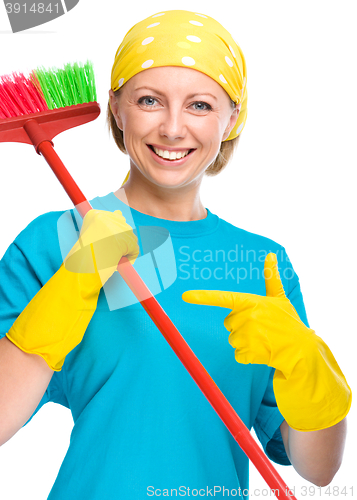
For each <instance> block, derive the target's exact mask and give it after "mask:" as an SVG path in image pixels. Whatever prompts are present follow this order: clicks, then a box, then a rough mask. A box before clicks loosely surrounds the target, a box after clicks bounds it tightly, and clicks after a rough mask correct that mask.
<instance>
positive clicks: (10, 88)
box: [0, 73, 48, 118]
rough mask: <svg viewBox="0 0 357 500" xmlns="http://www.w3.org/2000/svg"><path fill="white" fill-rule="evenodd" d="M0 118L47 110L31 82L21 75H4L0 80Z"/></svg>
mask: <svg viewBox="0 0 357 500" xmlns="http://www.w3.org/2000/svg"><path fill="white" fill-rule="evenodd" d="M0 83H1V84H0V113H1V115H0V117H2V118H10V117H12V116H20V115H27V114H31V113H36V112H38V111H46V110H48V106H47V104H46V102H45V101H44V99H43V97H42V96H41V94H40V93H39V91H38V90H37V89H36V87H35V85H34V84H33V82H32V81H31V80H30V79H29V78H26V77H25V76H24V75H23V74H16V73H13V74H12V75H5V76H3V77H1V80H0Z"/></svg>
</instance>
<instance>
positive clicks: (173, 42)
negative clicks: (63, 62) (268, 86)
mask: <svg viewBox="0 0 357 500" xmlns="http://www.w3.org/2000/svg"><path fill="white" fill-rule="evenodd" d="M162 66H182V67H184V68H192V69H196V70H198V71H201V72H202V73H204V74H206V75H207V76H209V77H211V78H212V79H213V80H215V81H216V82H217V83H218V84H219V85H220V86H221V87H222V88H223V89H224V90H225V91H226V92H227V94H228V95H229V97H230V98H231V99H232V101H234V102H235V103H236V104H240V105H241V107H240V112H239V116H238V120H237V123H236V125H235V126H234V128H233V129H232V131H231V133H230V135H229V136H228V138H227V139H226V141H229V140H231V139H234V138H235V137H237V136H238V135H239V134H240V133H241V132H242V130H243V128H244V125H245V122H246V119H247V74H246V64H245V59H244V56H243V53H242V51H241V49H240V47H239V46H238V45H237V43H236V42H235V41H234V40H233V38H232V36H231V35H230V34H229V33H228V31H227V30H226V29H225V28H223V26H222V25H221V24H220V23H218V22H217V21H216V20H215V19H213V18H212V17H209V16H206V15H203V14H197V13H194V12H189V11H186V10H169V11H166V12H159V13H158V14H155V15H153V16H150V17H148V18H147V19H144V20H143V21H141V22H139V23H137V24H135V25H134V26H133V27H132V28H131V29H130V30H129V31H128V32H127V34H126V35H125V37H124V39H123V41H122V43H121V44H120V46H119V48H118V50H117V52H116V55H115V61H114V65H113V69H112V76H111V88H112V90H113V91H116V90H118V89H119V88H121V87H122V86H123V85H124V84H125V83H126V82H127V81H128V80H129V79H130V78H132V77H133V76H134V75H136V74H137V73H140V72H141V71H144V70H145V69H148V68H157V67H162Z"/></svg>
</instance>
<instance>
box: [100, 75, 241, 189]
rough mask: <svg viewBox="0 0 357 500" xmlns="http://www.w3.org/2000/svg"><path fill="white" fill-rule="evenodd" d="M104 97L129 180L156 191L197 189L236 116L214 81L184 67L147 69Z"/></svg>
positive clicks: (229, 101)
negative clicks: (117, 132) (119, 134)
mask: <svg viewBox="0 0 357 500" xmlns="http://www.w3.org/2000/svg"><path fill="white" fill-rule="evenodd" d="M109 95H110V104H111V109H112V112H113V115H114V117H115V120H116V123H117V125H118V127H119V128H120V129H121V130H122V131H123V134H124V144H125V148H126V150H127V152H128V154H129V156H130V162H131V171H132V173H133V174H134V177H136V178H138V177H137V176H143V177H144V178H145V179H146V181H148V182H150V183H153V184H155V185H156V186H161V187H162V188H170V189H172V188H181V187H184V186H188V185H190V184H192V183H194V185H199V183H200V182H201V180H202V177H203V175H204V172H205V170H206V169H207V168H208V167H209V165H210V164H211V163H212V162H213V161H214V159H215V158H216V156H217V154H218V152H219V150H220V146H221V142H222V140H224V139H226V138H227V137H228V135H229V133H230V131H231V130H232V128H233V127H234V125H235V123H236V120H237V117H238V113H239V107H238V106H237V108H233V107H232V103H231V100H230V98H229V96H228V94H227V93H226V92H225V91H224V89H223V88H222V87H221V86H220V85H219V84H218V83H217V82H215V81H214V80H213V79H212V78H210V77H208V76H207V75H205V74H204V73H201V72H199V71H196V70H193V69H190V68H182V67H173V66H166V67H160V68H150V69H147V70H145V71H142V72H140V73H138V74H136V75H135V76H134V77H132V78H131V79H130V80H129V81H128V82H127V83H125V85H124V86H123V88H122V89H121V91H120V93H119V96H118V97H115V96H114V93H113V91H110V92H109Z"/></svg>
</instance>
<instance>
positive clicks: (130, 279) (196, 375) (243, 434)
mask: <svg viewBox="0 0 357 500" xmlns="http://www.w3.org/2000/svg"><path fill="white" fill-rule="evenodd" d="M36 149H37V152H38V153H40V154H41V155H42V156H43V157H44V158H45V160H46V161H47V163H48V164H49V166H50V167H51V169H52V170H53V172H54V173H55V175H56V177H57V178H58V180H59V181H60V183H61V184H62V186H63V187H64V189H65V191H66V192H67V194H68V196H69V197H70V198H71V200H72V202H73V204H74V205H75V206H76V208H77V209H78V211H79V212H80V215H81V216H82V217H84V216H85V214H86V213H87V212H88V211H89V210H91V209H92V207H91V205H90V203H89V202H88V201H87V199H86V198H85V196H84V195H83V193H82V192H81V190H80V189H79V187H78V186H77V184H76V183H75V181H74V180H73V178H72V177H71V175H70V174H69V172H68V170H67V169H66V167H65V166H64V164H63V163H62V161H61V159H60V158H59V157H58V155H57V153H56V152H55V150H54V149H53V145H52V143H51V142H50V141H43V142H41V143H40V144H39V145H38V146H37V148H36ZM118 272H119V274H120V275H121V276H122V277H123V279H124V281H125V282H126V283H127V285H128V286H129V288H130V289H131V291H132V292H133V293H134V295H135V296H136V298H137V299H138V300H139V301H140V303H141V305H142V306H143V308H144V309H145V311H146V312H147V313H148V315H149V316H150V318H151V319H152V320H153V322H154V323H155V325H156V326H157V328H158V329H159V330H160V332H161V333H162V335H163V336H164V337H165V339H166V340H167V342H168V343H169V345H170V346H171V347H172V349H173V350H174V352H175V353H176V355H177V356H178V358H179V359H180V361H181V362H182V363H183V365H184V366H185V368H186V369H187V371H188V372H189V374H190V375H191V377H192V378H193V379H194V381H195V382H196V384H197V385H198V387H199V388H200V389H201V391H202V392H203V394H204V395H205V396H206V398H207V399H208V401H209V402H210V403H211V405H212V406H213V408H214V410H215V411H216V412H217V414H218V415H219V417H220V418H221V420H222V421H223V422H224V424H225V425H226V427H227V428H228V430H229V431H230V433H231V434H232V436H233V438H234V439H235V440H236V442H237V443H238V444H239V446H240V447H241V448H242V450H243V452H244V453H245V454H246V455H247V457H248V458H249V459H250V460H251V461H252V463H253V464H254V466H255V467H256V468H257V470H258V472H259V473H260V474H261V476H262V477H263V479H264V480H265V481H266V483H267V484H268V486H269V487H270V488H271V490H273V492H274V494H275V496H276V497H277V498H279V499H281V498H283V499H289V500H291V499H292V500H296V498H295V497H294V495H292V494H291V491H290V489H289V488H288V487H287V485H286V484H285V482H284V481H283V479H282V478H281V477H280V475H279V474H278V472H277V471H276V470H275V468H274V466H273V465H272V464H271V462H270V461H269V459H268V458H267V457H266V456H265V454H264V453H263V451H262V450H261V448H260V447H259V446H258V444H257V443H256V442H255V440H254V439H253V437H252V435H251V434H250V432H249V430H248V428H247V427H246V426H245V424H244V423H243V422H242V420H241V419H240V418H239V416H238V415H237V413H236V412H235V411H234V409H233V407H232V406H231V404H230V403H229V402H228V400H227V399H226V397H225V396H224V395H223V393H222V392H221V390H220V389H219V388H218V386H217V385H216V383H215V382H214V380H213V379H212V377H211V376H210V374H209V373H208V372H207V370H206V369H205V368H204V366H203V365H202V364H201V362H200V361H199V360H198V358H197V357H196V355H195V354H194V353H193V351H192V350H191V348H190V347H189V345H188V344H187V343H186V341H185V340H184V339H183V337H182V336H181V334H180V332H179V331H178V330H177V328H176V327H175V325H174V324H173V323H172V321H171V320H170V318H169V317H168V316H167V314H166V313H165V311H164V310H163V309H162V307H161V306H160V304H159V303H158V302H157V300H156V299H155V297H154V296H153V295H152V293H151V292H150V290H149V289H148V288H147V287H146V285H145V283H144V282H143V281H142V279H141V278H140V276H139V275H138V273H137V272H136V271H135V269H134V268H133V266H132V265H131V264H130V262H129V260H128V259H127V258H126V257H122V258H121V259H120V262H119V264H118ZM148 297H149V298H148Z"/></svg>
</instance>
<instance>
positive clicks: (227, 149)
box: [107, 89, 240, 176]
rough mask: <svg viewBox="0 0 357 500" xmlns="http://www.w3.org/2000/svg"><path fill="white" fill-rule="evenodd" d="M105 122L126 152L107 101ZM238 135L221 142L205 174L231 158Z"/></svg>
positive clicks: (219, 170) (232, 103)
mask: <svg viewBox="0 0 357 500" xmlns="http://www.w3.org/2000/svg"><path fill="white" fill-rule="evenodd" d="M120 91H121V89H118V90H116V91H115V92H114V95H115V97H116V98H118V97H119V94H120ZM230 101H231V105H232V107H233V108H234V107H235V103H234V102H233V101H232V99H230ZM107 123H108V128H109V131H110V132H111V133H112V136H113V139H114V141H115V143H116V145H117V146H118V148H119V149H120V151H122V152H123V153H124V154H128V152H127V150H126V148H125V144H124V136H123V132H122V130H120V128H119V127H118V126H117V123H116V121H115V118H114V115H113V113H112V110H111V109H110V104H109V103H108V108H107ZM239 138H240V135H238V136H237V137H235V138H234V139H231V140H230V141H224V142H221V147H220V150H219V152H218V155H217V156H216V158H215V160H214V161H213V162H212V163H211V165H210V166H209V167H208V168H207V169H206V171H205V174H206V175H208V176H214V175H218V174H219V173H220V172H222V170H223V169H224V168H225V167H226V166H227V164H228V162H229V160H230V159H231V158H232V156H233V153H234V151H235V150H236V148H237V146H238V142H239Z"/></svg>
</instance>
